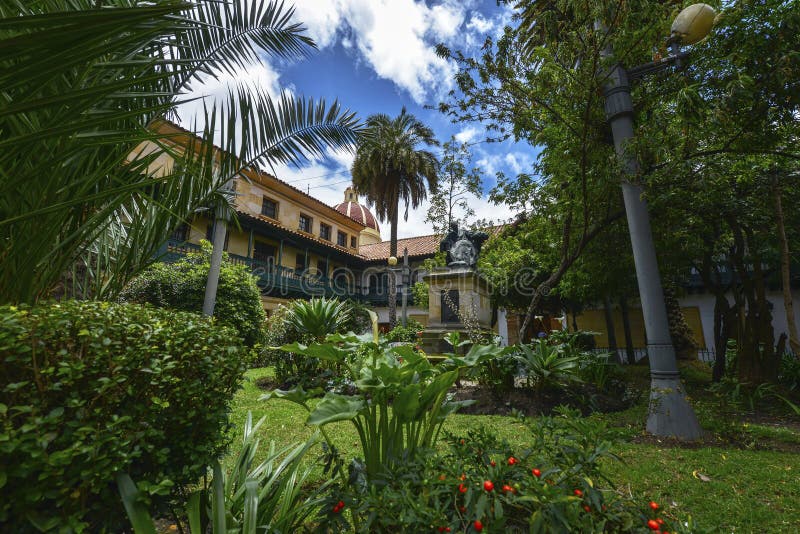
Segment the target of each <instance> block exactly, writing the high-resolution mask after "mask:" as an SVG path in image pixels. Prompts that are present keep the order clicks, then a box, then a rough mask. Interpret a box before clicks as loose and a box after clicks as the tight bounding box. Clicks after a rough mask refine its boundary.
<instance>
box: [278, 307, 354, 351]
mask: <svg viewBox="0 0 800 534" xmlns="http://www.w3.org/2000/svg"><path fill="white" fill-rule="evenodd" d="M350 314H351V311H350V306H349V305H348V304H347V302H342V301H339V300H337V299H326V298H324V297H322V298H312V299H311V300H295V301H294V302H292V303H291V305H290V306H289V311H288V313H287V314H286V317H285V319H284V320H285V321H286V324H287V326H288V327H289V328H291V329H293V330H294V331H295V332H296V333H297V334H299V335H300V336H308V337H310V338H311V339H312V340H313V341H315V342H318V343H319V342H321V341H323V340H324V339H325V337H326V336H327V335H328V334H334V333H336V332H339V331H340V329H341V327H342V326H343V325H344V324H347V322H348V321H349V320H350Z"/></svg>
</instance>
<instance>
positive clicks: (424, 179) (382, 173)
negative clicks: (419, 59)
mask: <svg viewBox="0 0 800 534" xmlns="http://www.w3.org/2000/svg"><path fill="white" fill-rule="evenodd" d="M438 145H439V142H438V141H437V140H436V139H435V137H434V134H433V131H432V130H431V129H430V128H428V127H427V126H425V125H424V124H423V123H422V122H420V121H419V120H418V119H417V118H416V117H414V116H413V115H411V114H410V113H408V112H407V111H406V109H405V108H403V110H402V111H401V112H400V115H398V116H397V117H395V118H391V117H389V116H388V115H384V114H377V115H371V116H370V117H369V118H368V119H367V123H366V132H365V133H364V134H363V136H362V138H361V141H360V142H359V144H358V148H357V152H356V158H355V161H354V162H353V168H352V175H353V185H354V186H355V188H356V190H357V191H358V192H359V193H361V194H363V195H365V196H366V198H367V201H368V202H369V203H370V204H371V205H372V206H374V209H375V215H376V216H377V217H378V218H379V219H380V220H381V221H387V220H388V221H389V224H390V227H391V234H390V242H389V255H390V256H394V257H397V223H398V219H399V213H400V204H401V203H404V204H405V215H404V219H408V210H409V207H410V208H414V209H415V208H417V207H418V206H419V205H420V204H421V203H422V201H423V200H425V199H426V198H427V194H428V190H429V189H430V190H431V191H436V189H437V183H438V176H439V162H438V161H437V160H436V156H435V155H434V154H433V153H432V152H431V151H429V150H427V149H425V148H423V147H432V146H438ZM396 322H397V281H396V279H395V275H394V272H390V274H389V324H390V327H391V328H394V326H395V323H396Z"/></svg>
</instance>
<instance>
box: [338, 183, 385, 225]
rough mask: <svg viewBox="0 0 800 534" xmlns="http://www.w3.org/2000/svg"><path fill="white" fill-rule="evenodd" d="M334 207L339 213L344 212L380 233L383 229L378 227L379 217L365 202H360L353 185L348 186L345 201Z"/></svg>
mask: <svg viewBox="0 0 800 534" xmlns="http://www.w3.org/2000/svg"><path fill="white" fill-rule="evenodd" d="M334 209H335V210H336V211H338V212H339V213H344V214H345V215H347V216H348V217H350V218H351V219H354V220H356V221H358V222H360V223H361V224H363V225H364V226H366V227H367V228H372V229H373V230H375V231H376V232H378V233H380V231H381V229H380V228H379V227H378V219H376V218H375V216H374V215H373V214H372V212H371V211H369V208H367V207H366V206H365V205H363V204H359V202H358V195H357V194H356V192H355V189H353V188H352V187H348V188H347V189H345V191H344V202H342V203H341V204H337V205H336V206H334Z"/></svg>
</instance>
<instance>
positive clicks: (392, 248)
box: [389, 206, 400, 328]
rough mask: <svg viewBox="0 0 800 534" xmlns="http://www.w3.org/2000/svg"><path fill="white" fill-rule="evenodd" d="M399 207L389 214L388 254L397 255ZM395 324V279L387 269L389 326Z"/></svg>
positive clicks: (392, 272)
mask: <svg viewBox="0 0 800 534" xmlns="http://www.w3.org/2000/svg"><path fill="white" fill-rule="evenodd" d="M399 210H400V207H399V206H397V207H395V209H394V212H393V213H392V214H391V222H390V224H391V236H390V238H389V256H394V257H395V258H396V257H397V218H398V212H399ZM396 324H397V279H396V278H395V272H394V270H392V269H390V270H389V328H394V327H395V325H396Z"/></svg>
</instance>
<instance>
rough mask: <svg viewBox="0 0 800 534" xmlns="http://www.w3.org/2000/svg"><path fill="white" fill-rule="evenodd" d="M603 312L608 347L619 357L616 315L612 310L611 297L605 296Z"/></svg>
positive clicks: (615, 356)
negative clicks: (615, 328)
mask: <svg viewBox="0 0 800 534" xmlns="http://www.w3.org/2000/svg"><path fill="white" fill-rule="evenodd" d="M603 314H604V315H605V319H606V332H607V336H608V348H609V349H611V351H612V352H613V353H614V358H617V357H618V355H617V333H616V332H615V331H614V315H613V311H612V310H611V299H610V298H608V297H605V298H603Z"/></svg>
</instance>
